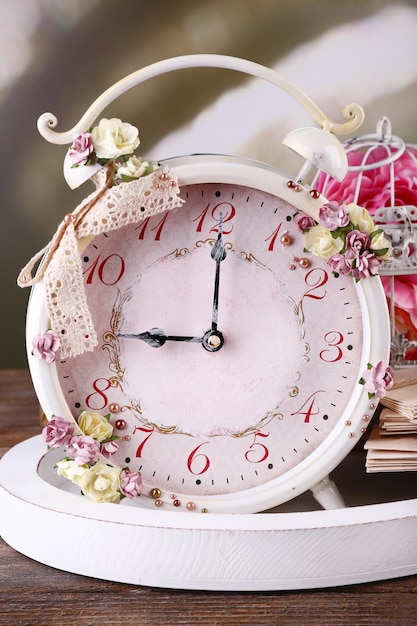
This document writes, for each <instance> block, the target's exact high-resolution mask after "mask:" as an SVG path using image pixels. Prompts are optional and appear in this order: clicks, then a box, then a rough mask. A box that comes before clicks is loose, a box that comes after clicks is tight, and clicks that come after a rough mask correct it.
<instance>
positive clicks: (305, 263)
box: [298, 257, 310, 269]
mask: <svg viewBox="0 0 417 626" xmlns="http://www.w3.org/2000/svg"><path fill="white" fill-rule="evenodd" d="M298 265H299V266H300V267H301V268H302V269H307V267H310V260H309V259H306V258H305V257H303V258H302V259H300V260H299V262H298Z"/></svg>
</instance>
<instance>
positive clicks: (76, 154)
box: [68, 133, 94, 165]
mask: <svg viewBox="0 0 417 626" xmlns="http://www.w3.org/2000/svg"><path fill="white" fill-rule="evenodd" d="M93 150H94V145H93V138H92V136H91V133H82V134H81V135H78V137H77V138H76V139H74V142H73V144H72V146H71V148H70V149H69V152H68V156H69V158H70V159H71V161H72V162H73V163H74V165H85V164H86V163H87V161H88V159H89V158H90V156H91V154H92V153H93Z"/></svg>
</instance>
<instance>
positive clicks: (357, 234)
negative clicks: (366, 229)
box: [345, 230, 371, 260]
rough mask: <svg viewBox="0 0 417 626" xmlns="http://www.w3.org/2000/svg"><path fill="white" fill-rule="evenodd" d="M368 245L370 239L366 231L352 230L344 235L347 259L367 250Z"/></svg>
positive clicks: (369, 244)
mask: <svg viewBox="0 0 417 626" xmlns="http://www.w3.org/2000/svg"><path fill="white" fill-rule="evenodd" d="M370 246H371V239H370V237H369V235H368V233H363V232H361V231H360V230H352V231H351V232H350V233H348V234H347V235H346V252H345V254H346V258H347V259H349V260H352V259H355V258H356V257H358V256H359V255H361V254H363V253H364V252H365V251H366V250H369V248H370Z"/></svg>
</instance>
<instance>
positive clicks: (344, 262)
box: [328, 253, 352, 274]
mask: <svg viewBox="0 0 417 626" xmlns="http://www.w3.org/2000/svg"><path fill="white" fill-rule="evenodd" d="M328 264H329V265H330V267H331V269H332V271H333V272H337V273H338V274H350V272H351V270H352V266H351V264H350V262H349V261H348V259H347V258H346V256H345V255H344V254H340V253H338V254H334V255H333V256H332V257H330V259H329V260H328Z"/></svg>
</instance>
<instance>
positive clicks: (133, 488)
mask: <svg viewBox="0 0 417 626" xmlns="http://www.w3.org/2000/svg"><path fill="white" fill-rule="evenodd" d="M120 478H121V485H120V491H121V492H122V494H123V495H124V496H127V497H128V498H136V496H138V495H139V494H140V493H141V492H142V476H141V475H140V474H139V472H129V470H127V469H123V470H122V471H121V472H120Z"/></svg>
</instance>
